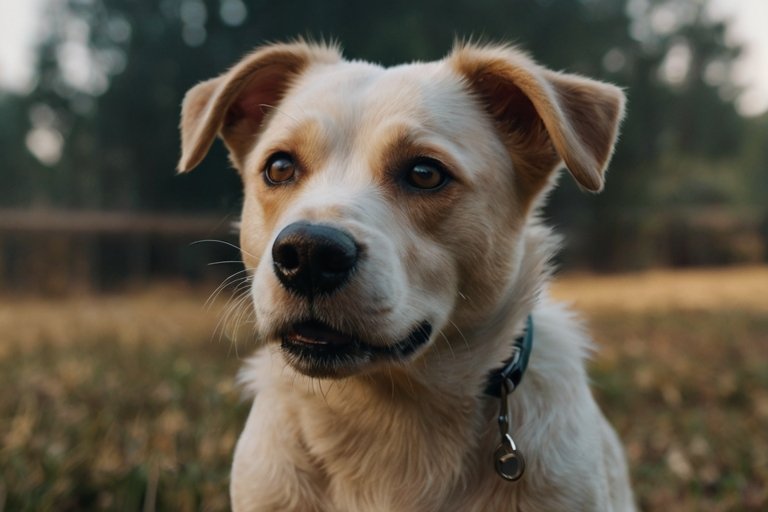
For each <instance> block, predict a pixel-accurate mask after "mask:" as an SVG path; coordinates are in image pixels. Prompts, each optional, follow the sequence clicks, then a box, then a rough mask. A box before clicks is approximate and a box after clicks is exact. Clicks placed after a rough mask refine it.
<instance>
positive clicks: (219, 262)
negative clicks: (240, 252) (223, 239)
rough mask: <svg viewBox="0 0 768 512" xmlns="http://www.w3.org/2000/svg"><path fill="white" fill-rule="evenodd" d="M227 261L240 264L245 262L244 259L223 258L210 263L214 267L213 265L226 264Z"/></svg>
mask: <svg viewBox="0 0 768 512" xmlns="http://www.w3.org/2000/svg"><path fill="white" fill-rule="evenodd" d="M226 263H236V264H238V265H242V264H243V260H221V261H211V262H210V263H208V266H209V267H212V266H213V265H224V264H226Z"/></svg>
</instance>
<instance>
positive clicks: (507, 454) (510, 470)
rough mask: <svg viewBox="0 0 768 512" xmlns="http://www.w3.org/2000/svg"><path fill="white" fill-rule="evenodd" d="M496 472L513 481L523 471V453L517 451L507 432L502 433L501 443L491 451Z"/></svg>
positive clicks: (520, 475) (521, 474)
mask: <svg viewBox="0 0 768 512" xmlns="http://www.w3.org/2000/svg"><path fill="white" fill-rule="evenodd" d="M493 458H494V464H495V466H496V473H498V474H499V476H500V477H501V478H503V479H504V480H509V481H512V482H514V481H515V480H519V479H520V477H522V476H523V473H524V472H525V459H524V458H523V454H522V453H520V452H518V451H517V448H516V447H515V443H514V441H512V437H511V436H510V435H509V434H506V435H504V437H503V438H502V441H501V444H499V446H498V447H496V450H495V451H494V452H493Z"/></svg>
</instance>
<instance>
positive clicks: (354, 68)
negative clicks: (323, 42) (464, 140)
mask: <svg viewBox="0 0 768 512" xmlns="http://www.w3.org/2000/svg"><path fill="white" fill-rule="evenodd" d="M475 107H476V102H475V100H474V98H473V97H472V96H471V94H470V93H469V92H468V90H467V88H466V86H465V85H464V83H463V81H462V80H461V78H460V77H459V76H458V75H457V74H456V73H455V72H453V71H452V70H451V69H450V68H449V67H448V66H446V65H445V64H444V63H443V62H440V61H437V62H427V63H412V64H403V65H400V66H395V67H390V68H384V67H381V66H378V65H375V64H370V63H367V62H361V61H352V62H348V61H343V62H340V63H337V64H332V65H321V66H315V67H313V68H310V70H309V71H308V72H307V73H306V74H305V75H304V76H302V77H301V79H299V80H298V81H297V82H296V84H295V85H294V88H293V89H292V91H291V94H289V95H288V96H287V97H286V98H285V100H284V101H283V104H282V105H281V108H283V109H285V110H286V112H287V113H288V114H289V115H291V116H293V117H294V118H297V117H302V116H317V117H319V118H322V119H327V120H328V121H330V122H332V123H334V124H341V125H350V126H355V127H356V130H359V129H360V128H361V127H365V128H375V127H379V126H381V125H383V124H391V122H393V121H397V120H400V121H403V122H407V123H409V124H413V123H417V124H418V125H419V126H420V127H421V128H423V129H427V130H432V131H435V132H445V135H447V136H449V137H452V138H453V137H456V136H459V135H460V134H461V133H466V131H467V130H468V129H473V128H480V127H481V126H473V124H477V125H482V128H487V123H486V122H485V121H486V120H485V119H483V118H482V115H472V114H473V113H475V114H477V113H478V112H477V109H476V108H475ZM451 132H453V133H451Z"/></svg>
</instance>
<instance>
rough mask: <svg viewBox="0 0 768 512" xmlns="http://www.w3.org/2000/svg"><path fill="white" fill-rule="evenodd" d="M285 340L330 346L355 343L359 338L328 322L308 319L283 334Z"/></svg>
mask: <svg viewBox="0 0 768 512" xmlns="http://www.w3.org/2000/svg"><path fill="white" fill-rule="evenodd" d="M283 341H288V342H291V343H298V344H302V345H309V346H318V347H321V346H329V345H339V346H341V345H346V344H354V343H356V342H357V340H356V339H355V338H354V337H353V336H350V335H348V334H344V333H342V332H341V331H338V330H336V329H334V328H333V327H331V326H330V325H328V324H325V323H323V322H320V321H317V320H307V321H304V322H299V323H296V324H293V326H292V327H291V328H290V329H289V330H288V332H287V333H286V334H285V335H283Z"/></svg>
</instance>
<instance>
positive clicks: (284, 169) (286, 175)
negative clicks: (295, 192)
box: [264, 153, 296, 185]
mask: <svg viewBox="0 0 768 512" xmlns="http://www.w3.org/2000/svg"><path fill="white" fill-rule="evenodd" d="M295 177H296V163H295V162H294V161H293V158H291V155H288V154H286V153H277V154H276V155H273V156H272V157H271V158H270V159H269V161H268V162H267V166H266V167H265V168H264V179H265V180H266V181H267V183H268V184H270V185H281V184H283V183H286V182H289V181H291V180H292V179H294V178H295Z"/></svg>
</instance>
